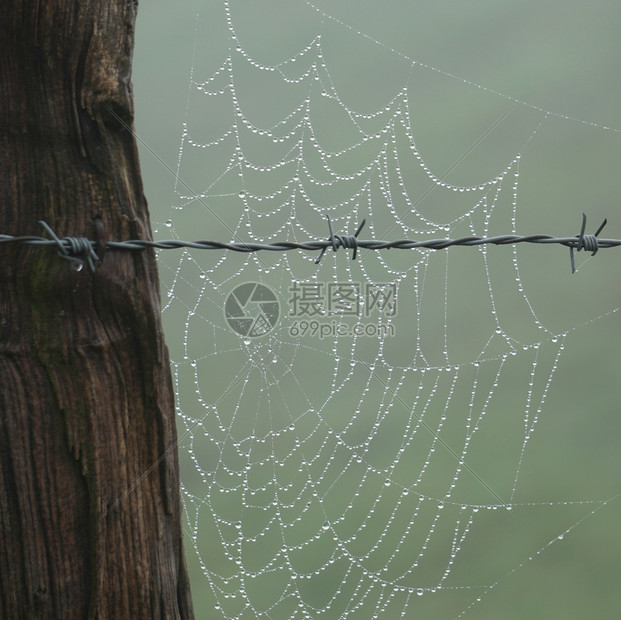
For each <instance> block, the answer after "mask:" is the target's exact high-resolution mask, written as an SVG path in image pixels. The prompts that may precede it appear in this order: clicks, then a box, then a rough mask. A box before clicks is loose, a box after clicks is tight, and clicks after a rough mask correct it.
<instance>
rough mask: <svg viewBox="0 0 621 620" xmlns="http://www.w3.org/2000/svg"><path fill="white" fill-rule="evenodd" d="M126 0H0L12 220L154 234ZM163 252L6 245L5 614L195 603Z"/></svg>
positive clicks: (4, 184)
mask: <svg viewBox="0 0 621 620" xmlns="http://www.w3.org/2000/svg"><path fill="white" fill-rule="evenodd" d="M136 7H137V3H136V2H132V1H131V0H129V1H128V0H90V1H86V0H3V3H2V9H1V11H0V13H1V14H0V233H3V234H10V235H33V234H34V235H43V234H44V231H43V229H42V228H41V226H40V225H39V224H38V221H39V220H45V221H47V222H48V223H49V224H50V225H51V227H52V228H53V229H54V230H55V232H56V233H57V234H58V236H59V237H63V236H76V237H88V238H89V239H99V241H100V242H101V243H103V244H105V238H106V237H107V238H108V239H110V240H112V239H114V240H117V239H128V238H144V239H148V238H150V236H151V230H150V224H149V216H148V211H147V204H146V200H145V198H144V195H143V190H142V182H141V178H140V169H139V164H138V154H137V149H136V144H135V141H134V138H133V135H132V133H131V131H129V130H128V129H127V127H128V126H129V127H131V126H132V125H133V103H132V92H131V82H130V73H131V56H132V48H133V41H134V22H135V16H136ZM176 441H177V438H176V430H175V414H174V402H173V390H172V382H171V377H170V369H169V360H168V352H167V349H166V346H165V344H164V340H163V336H162V330H161V321H160V302H159V285H158V276H157V268H156V261H155V256H154V254H153V252H151V251H144V252H128V251H109V252H108V253H107V254H105V255H104V256H103V260H102V261H101V262H100V263H99V264H98V266H97V269H96V271H95V272H94V273H92V272H91V271H90V270H89V269H88V268H85V269H82V270H81V271H76V270H75V269H73V268H72V264H71V263H70V262H69V261H66V260H61V259H60V258H59V257H58V256H57V254H56V252H55V250H54V249H50V248H48V247H43V248H42V247H34V246H25V245H23V244H20V245H18V244H11V245H0V618H3V619H12V618H19V619H20V620H21V619H29V620H30V619H33V618H59V619H62V620H67V619H71V618H80V619H83V618H132V619H137V618H148V619H152V618H192V617H193V613H192V604H191V600H190V590H189V584H188V577H187V570H186V566H185V558H184V552H183V544H182V532H181V503H180V493H179V472H178V461H177V452H176Z"/></svg>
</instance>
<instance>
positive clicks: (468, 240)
mask: <svg viewBox="0 0 621 620" xmlns="http://www.w3.org/2000/svg"><path fill="white" fill-rule="evenodd" d="M327 219H328V228H329V232H330V236H329V238H328V239H327V240H323V241H322V240H310V241H302V242H298V241H278V242H275V243H258V242H243V243H241V242H228V243H227V242H221V241H182V240H179V239H165V240H161V241H150V240H147V239H130V240H128V241H107V242H105V243H103V244H102V243H100V242H97V241H91V240H89V239H87V238H86V237H63V238H62V239H61V238H59V237H58V236H57V235H56V233H55V232H54V231H53V230H52V228H51V227H50V226H49V225H48V224H47V223H46V222H44V221H40V222H39V223H40V224H41V225H42V226H43V227H44V228H45V230H46V231H47V233H48V234H49V235H50V237H51V239H48V238H46V237H36V236H22V237H13V236H11V235H0V246H1V245H3V244H13V243H23V244H26V245H34V246H43V247H56V250H57V253H58V255H59V256H60V257H61V258H64V259H66V260H69V261H70V262H71V263H72V264H73V266H74V268H75V269H76V270H80V269H82V267H83V266H84V265H85V264H86V265H88V267H89V268H90V270H91V271H95V269H96V263H97V262H99V261H100V260H101V259H102V258H103V252H105V251H108V250H130V251H141V250H145V249H147V248H152V249H158V250H172V249H179V248H189V249H196V250H231V251H233V252H243V253H248V252H258V251H268V252H287V251H290V250H306V251H317V250H319V251H320V254H319V256H318V257H317V259H316V260H315V263H316V264H318V263H319V262H320V261H321V259H322V258H323V255H324V254H325V252H326V251H327V250H328V249H330V248H332V250H333V251H334V252H336V251H337V250H338V249H339V248H345V249H351V250H353V254H352V259H354V260H355V259H356V256H357V253H358V249H359V248H363V249H365V250H413V249H428V250H443V249H446V248H449V247H452V246H477V245H484V244H490V245H513V244H518V243H540V244H558V245H563V246H566V247H568V248H569V250H570V259H571V271H572V273H574V272H575V271H576V265H575V259H574V252H580V251H581V250H585V251H587V252H591V255H595V254H596V253H597V251H598V250H599V249H602V248H613V247H617V246H621V239H600V238H598V235H599V233H600V232H601V231H602V229H603V228H604V226H605V225H606V223H607V220H604V221H603V222H602V223H601V225H600V226H599V228H598V229H597V230H596V231H595V233H594V234H592V235H588V234H585V230H586V219H587V218H586V215H585V214H584V213H583V214H582V226H581V229H580V233H579V234H577V235H575V236H573V237H553V236H551V235H525V236H524V235H515V234H510V235H498V236H495V237H476V236H471V237H460V238H458V239H425V240H422V241H415V240H410V239H401V240H397V241H382V240H376V239H358V235H359V234H360V232H361V231H362V228H363V227H364V225H365V222H366V220H362V222H361V223H360V225H359V226H358V229H357V230H356V232H355V233H354V234H353V235H337V234H334V230H333V227H332V221H331V219H330V216H327ZM97 251H99V254H97Z"/></svg>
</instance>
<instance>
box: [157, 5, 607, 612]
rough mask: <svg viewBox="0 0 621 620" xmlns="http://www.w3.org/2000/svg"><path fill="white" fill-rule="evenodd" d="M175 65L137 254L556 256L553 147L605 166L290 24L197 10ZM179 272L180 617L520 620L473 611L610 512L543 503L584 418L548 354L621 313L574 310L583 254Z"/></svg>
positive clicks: (574, 503)
mask: <svg viewBox="0 0 621 620" xmlns="http://www.w3.org/2000/svg"><path fill="white" fill-rule="evenodd" d="M268 5H269V6H268ZM268 15H269V17H270V18H269V19H266V16H268ZM193 46H194V52H193V60H192V64H191V73H190V80H189V87H188V96H187V106H186V111H185V119H184V122H183V127H182V134H181V147H180V150H179V159H178V169H177V173H176V179H175V187H174V191H175V199H174V201H173V204H172V205H170V206H169V208H168V210H167V213H166V215H164V216H163V217H161V218H159V219H158V221H157V222H156V224H155V232H156V233H160V234H156V238H161V237H162V233H166V236H172V237H174V238H179V239H197V238H209V239H214V240H222V241H229V240H230V241H236V242H243V241H263V242H275V241H280V240H291V241H304V240H308V239H318V238H326V237H327V236H328V227H327V223H326V216H328V215H329V216H330V217H331V220H332V222H333V225H334V229H335V232H337V233H341V234H353V232H354V231H355V230H356V228H357V227H358V225H359V224H360V222H361V221H362V220H363V218H365V219H366V222H367V224H366V227H365V228H364V229H363V231H362V232H361V234H360V238H375V239H396V238H408V239H424V238H438V237H453V238H454V237H458V236H464V235H483V236H491V235H494V234H505V233H516V234H527V233H530V232H547V231H544V230H540V229H539V228H540V227H541V226H551V225H552V224H554V226H555V229H554V230H553V232H554V233H559V232H560V231H558V223H557V222H558V220H559V218H558V214H559V210H558V209H556V210H554V208H553V207H552V206H551V207H549V208H548V207H546V202H548V201H550V202H551V203H552V204H554V202H555V201H554V195H555V194H554V192H553V191H550V187H549V184H542V183H541V179H540V176H545V175H549V176H550V177H551V178H563V174H562V173H561V171H559V172H558V174H557V177H554V163H555V160H556V158H558V151H559V140H563V141H566V140H567V139H568V136H570V137H571V139H572V140H574V141H575V144H580V143H581V141H584V140H586V139H588V138H585V136H587V137H591V136H594V135H596V136H598V137H600V136H604V137H605V139H606V140H607V141H608V142H607V144H608V143H610V145H612V146H610V149H611V150H610V152H611V153H612V152H614V149H615V148H616V149H617V152H618V147H619V138H618V132H617V131H616V130H615V129H612V128H610V127H606V126H604V125H601V124H600V125H598V124H596V123H590V122H585V121H580V120H575V119H572V118H570V117H568V116H565V115H563V114H560V113H555V112H551V111H549V110H547V109H544V108H543V107H538V106H533V105H530V104H527V103H525V102H524V101H522V100H519V99H515V98H511V97H508V96H506V95H504V94H502V93H500V92H496V91H494V90H491V89H487V88H484V87H481V86H478V85H476V84H475V83H473V82H470V81H467V80H462V79H460V78H457V77H455V76H453V75H451V74H449V73H446V72H443V71H441V70H439V69H436V68H434V67H431V66H429V65H426V64H422V63H419V62H417V61H416V60H414V59H412V58H409V57H408V56H406V55H404V54H402V53H400V52H396V51H395V50H394V49H392V48H391V47H390V46H389V45H387V44H383V43H381V42H380V41H377V40H375V39H373V38H372V37H370V36H368V35H366V34H364V33H363V32H361V31H358V30H357V29H356V28H355V27H352V26H350V25H348V23H347V22H346V21H343V20H341V19H337V18H335V17H332V16H331V15H329V14H328V13H326V12H325V11H324V10H323V9H321V8H319V7H318V6H316V5H314V4H312V3H310V2H304V1H299V2H287V3H284V2H281V3H241V2H228V1H224V2H211V3H207V4H206V5H205V6H201V7H200V10H199V13H198V14H197V16H196V23H195V33H194V38H193ZM542 162H547V166H543V164H542ZM582 166H584V161H583V160H582V159H581V160H580V161H579V163H578V164H577V168H578V169H580V167H582ZM542 168H543V170H542ZM589 170H590V169H589ZM565 174H566V173H565ZM588 174H589V173H585V174H584V177H583V178H588ZM523 194H524V195H525V196H526V198H522V195H523ZM518 206H519V208H518ZM582 209H583V206H582V205H578V206H577V207H575V206H574V205H572V208H571V209H569V208H566V207H565V208H564V209H561V211H560V212H561V213H562V214H563V216H564V217H563V218H562V219H561V223H562V224H563V226H565V225H566V219H565V216H571V217H568V219H570V222H569V224H568V225H569V226H571V227H572V228H575V229H577V228H578V226H579V218H578V214H579V213H580V212H581V210H582ZM590 215H592V214H590ZM598 215H599V212H597V213H596V215H592V217H597V216H598ZM597 223H599V222H597ZM575 232H577V230H573V229H572V230H566V231H563V233H564V234H574V233H575ZM171 254H172V253H160V257H159V260H160V267H161V272H162V280H163V288H164V294H163V296H164V320H165V324H166V329H167V339H168V342H169V346H170V348H171V356H172V359H173V361H172V369H173V378H174V381H175V387H176V394H177V407H178V415H179V425H180V427H179V434H180V459H181V464H182V472H183V474H182V479H183V483H182V497H183V505H184V511H185V515H186V519H187V532H188V534H189V541H190V545H191V547H190V550H189V554H190V558H189V562H190V564H191V566H194V567H196V568H197V570H199V571H200V576H196V577H195V579H194V583H193V590H194V596H195V599H196V601H197V617H209V618H213V617H216V615H217V617H222V618H261V617H264V618H321V617H326V618H349V617H352V618H375V617H378V618H379V617H381V618H398V617H404V618H414V617H439V618H444V617H446V618H454V617H484V615H485V614H488V616H485V617H498V616H499V615H500V616H502V617H507V618H508V617H513V616H511V615H510V613H509V611H508V608H507V606H506V605H505V606H503V605H502V603H498V602H497V601H494V597H493V594H494V593H495V592H496V591H497V590H499V589H500V588H501V587H502V586H503V585H505V584H506V583H508V582H511V581H513V580H518V582H519V578H518V576H519V574H520V573H527V572H528V571H531V572H532V573H533V574H535V575H536V574H539V573H537V570H543V569H541V568H538V569H535V568H533V566H535V565H537V566H541V564H540V563H541V562H542V560H541V558H542V557H543V556H546V555H553V554H551V552H550V549H551V548H552V547H557V546H559V545H562V544H564V541H565V540H566V539H567V538H568V534H573V532H574V530H576V529H579V526H581V525H582V524H583V523H584V522H585V521H588V520H589V519H590V517H595V516H596V515H598V517H599V515H600V514H601V512H600V511H601V510H602V508H604V507H606V506H608V504H609V503H610V502H612V500H613V499H615V498H616V494H617V490H616V487H614V486H611V479H608V480H607V482H602V483H601V484H600V485H593V484H591V483H590V480H589V481H588V482H586V481H585V482H584V483H582V484H576V485H575V486H568V485H567V484H563V483H561V482H560V481H561V480H563V479H564V478H566V477H567V474H566V472H567V471H571V472H574V473H572V474H570V475H571V476H573V477H574V478H576V473H575V472H576V471H579V470H580V468H583V467H584V463H583V461H580V464H579V465H577V468H576V469H575V470H574V469H570V468H567V469H565V468H564V466H563V465H562V463H563V461H564V460H566V459H567V456H568V451H570V450H571V449H572V446H573V444H571V442H567V443H566V444H563V445H561V446H560V447H559V445H558V444H559V442H558V441H557V438H558V435H559V429H560V428H561V427H562V426H561V425H562V415H561V412H563V413H564V412H566V411H567V409H569V411H572V402H574V407H573V411H574V413H573V414H572V415H571V416H570V420H574V421H575V420H576V419H581V413H582V411H583V410H579V409H578V408H577V407H576V406H575V401H574V399H575V394H573V393H572V392H571V390H568V387H567V386H568V385H569V384H570V382H571V377H572V376H573V374H572V373H575V364H576V359H577V358H578V357H579V356H578V355H576V357H573V358H572V357H571V356H570V355H569V357H570V359H569V361H566V359H567V357H568V354H567V353H566V351H565V349H566V345H567V344H568V343H571V342H572V341H580V340H581V339H583V340H584V339H586V338H588V337H589V334H591V332H592V331H593V326H598V325H600V324H603V323H606V322H608V323H610V322H611V321H613V322H614V321H616V319H615V316H616V313H617V310H618V296H614V295H608V297H607V298H604V299H601V296H600V298H599V299H598V301H597V303H594V304H592V305H591V306H590V307H588V308H585V307H584V306H582V305H580V304H570V303H568V300H570V299H575V296H576V295H578V296H580V295H583V294H584V295H585V296H586V295H591V296H592V298H597V297H598V294H599V291H600V289H601V286H600V285H599V283H598V282H597V281H593V280H591V281H589V282H586V283H585V282H584V279H582V280H579V284H577V282H578V280H577V279H576V278H580V277H581V276H583V274H584V273H585V272H586V271H588V270H589V269H593V270H596V269H597V270H599V269H600V267H601V268H602V269H604V270H605V269H606V268H607V265H608V263H607V262H606V261H605V260H602V258H600V256H598V257H597V259H596V262H591V263H589V265H588V266H582V270H581V271H580V272H579V273H578V275H577V276H574V279H573V280H572V279H571V277H570V274H569V271H570V270H569V257H568V256H567V253H566V252H564V251H560V250H559V249H558V248H557V249H555V250H551V249H550V248H539V247H538V248H533V247H529V248H527V249H524V248H518V247H513V248H509V247H503V248H495V247H491V248H490V247H488V246H479V247H477V248H454V249H451V250H449V251H437V252H434V251H427V250H423V251H418V250H412V251H394V250H393V251H383V252H371V251H361V252H359V256H358V258H357V260H356V261H353V260H352V257H351V252H349V251H347V250H342V249H341V250H340V251H339V252H338V253H333V252H332V251H331V250H329V251H328V252H327V253H326V254H325V255H324V256H323V258H322V260H321V262H320V263H319V265H316V264H315V259H316V258H317V254H315V255H311V254H310V253H308V254H304V253H301V252H295V253H293V252H287V253H284V252H273V253H268V252H263V253H255V254H247V255H246V254H238V253H234V252H228V253H224V252H223V253H219V252H196V251H191V250H190V251H182V252H179V253H177V254H176V255H174V256H172V255H171ZM561 254H562V256H561ZM600 261H601V262H600ZM551 291H554V292H553V293H551ZM270 295H273V297H270ZM551 297H552V299H551ZM585 334H586V335H585ZM575 346H576V349H578V345H575ZM597 346H599V347H601V346H603V345H602V343H601V342H598V345H597ZM572 360H573V361H572ZM559 374H560V375H562V377H563V378H562V379H557V376H558V375H559ZM568 377H569V379H568ZM557 384H560V385H559V389H555V386H556V385H557ZM550 400H554V403H552V404H550V403H549V401H550ZM602 406H603V407H604V408H605V407H607V406H609V405H606V404H604V405H602ZM596 410H597V405H595V406H594V411H596ZM592 413H593V412H591V414H592ZM547 418H549V419H547ZM542 426H543V428H544V430H543V431H542V432H543V437H542V438H541V439H540V440H539V441H537V438H538V437H539V429H540V427H542ZM589 428H590V427H589ZM560 443H561V444H562V442H560ZM551 446H552V447H551ZM566 450H567V451H566ZM594 451H595V448H594V446H593V445H590V446H589V447H588V450H587V452H588V456H586V457H585V461H584V462H587V463H592V464H593V463H596V462H599V461H596V460H595V459H594V457H593V452H594ZM559 462H560V463H561V465H557V466H556V467H560V469H559V472H558V474H555V471H556V470H555V465H554V464H552V465H551V463H559ZM593 468H594V469H595V470H597V467H596V466H594V465H593ZM546 475H549V482H547V483H546V482H545V480H546ZM613 480H614V478H613ZM538 563H539V564H538ZM544 574H545V573H544ZM198 601H200V603H198ZM486 605H487V606H486ZM524 609H525V608H520V609H516V608H513V609H512V611H511V613H516V614H517V615H515V617H524V613H525V612H524ZM534 609H536V610H537V609H539V613H541V614H542V616H543V615H545V614H543V612H541V608H538V607H537V606H536V605H535V607H534ZM214 610H215V611H214ZM498 610H501V611H498ZM531 617H532V614H531Z"/></svg>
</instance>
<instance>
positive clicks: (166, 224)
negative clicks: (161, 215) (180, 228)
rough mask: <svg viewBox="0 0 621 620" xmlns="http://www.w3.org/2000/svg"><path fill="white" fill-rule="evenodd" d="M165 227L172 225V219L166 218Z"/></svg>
mask: <svg viewBox="0 0 621 620" xmlns="http://www.w3.org/2000/svg"><path fill="white" fill-rule="evenodd" d="M164 225H165V226H166V228H170V227H171V226H172V220H166V222H165V224H164Z"/></svg>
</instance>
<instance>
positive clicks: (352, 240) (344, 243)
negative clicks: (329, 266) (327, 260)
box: [315, 215, 366, 265]
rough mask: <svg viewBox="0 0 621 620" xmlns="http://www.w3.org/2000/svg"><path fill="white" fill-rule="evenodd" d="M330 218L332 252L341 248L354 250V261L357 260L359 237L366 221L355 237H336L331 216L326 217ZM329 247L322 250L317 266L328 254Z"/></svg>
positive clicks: (316, 262)
mask: <svg viewBox="0 0 621 620" xmlns="http://www.w3.org/2000/svg"><path fill="white" fill-rule="evenodd" d="M326 217H327V218H328V229H329V230H330V237H329V239H328V241H329V242H330V243H331V244H332V250H333V251H334V252H336V251H337V250H338V249H339V248H346V249H353V251H354V253H353V254H352V260H356V256H357V255H358V235H359V234H360V231H361V230H362V228H363V227H364V224H365V222H366V220H362V222H360V225H359V226H358V229H357V230H356V232H355V233H354V234H353V235H335V234H334V229H333V228H332V220H331V219H330V216H329V215H326ZM327 249H328V246H326V247H324V248H322V250H321V253H320V254H319V256H318V257H317V259H316V260H315V265H318V264H319V263H320V262H321V259H322V258H323V255H324V254H325V253H326V250H327Z"/></svg>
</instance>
